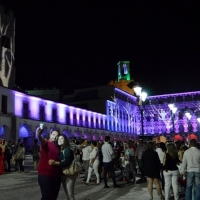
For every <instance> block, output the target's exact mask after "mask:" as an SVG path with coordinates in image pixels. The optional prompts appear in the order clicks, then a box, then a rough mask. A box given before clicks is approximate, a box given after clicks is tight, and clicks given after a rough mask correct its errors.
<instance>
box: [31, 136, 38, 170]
mask: <svg viewBox="0 0 200 200" xmlns="http://www.w3.org/2000/svg"><path fill="white" fill-rule="evenodd" d="M32 152H33V166H34V169H35V170H37V168H38V163H39V160H40V146H39V145H38V140H37V139H35V140H34V145H33V147H32Z"/></svg>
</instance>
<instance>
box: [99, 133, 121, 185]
mask: <svg viewBox="0 0 200 200" xmlns="http://www.w3.org/2000/svg"><path fill="white" fill-rule="evenodd" d="M109 142H110V137H109V136H106V137H105V143H104V144H103V146H102V154H103V166H104V188H109V186H108V184H107V174H108V172H109V173H110V174H111V177H112V181H113V186H114V187H115V188H117V187H120V186H119V185H118V184H117V183H116V180H115V169H114V163H113V161H112V156H113V155H114V151H113V149H112V146H111V145H110V144H109Z"/></svg>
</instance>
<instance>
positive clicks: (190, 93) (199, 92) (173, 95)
mask: <svg viewBox="0 0 200 200" xmlns="http://www.w3.org/2000/svg"><path fill="white" fill-rule="evenodd" d="M196 94H200V91H196V92H183V93H175V94H163V95H156V96H148V97H147V99H151V98H161V97H176V96H186V95H196Z"/></svg>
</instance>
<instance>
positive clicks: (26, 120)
mask: <svg viewBox="0 0 200 200" xmlns="http://www.w3.org/2000/svg"><path fill="white" fill-rule="evenodd" d="M0 92H1V99H0V105H1V114H0V137H2V138H5V139H6V140H9V139H12V140H13V141H17V139H18V138H21V139H23V141H24V143H25V146H31V145H32V144H33V140H34V139H35V138H36V137H37V136H36V130H37V129H38V127H39V123H40V122H41V121H43V122H44V123H45V130H44V136H46V137H48V133H49V132H50V130H51V129H52V128H54V129H58V130H59V131H60V132H61V133H64V134H66V135H67V136H68V137H76V138H88V139H91V140H92V139H94V140H103V139H104V137H105V136H106V135H110V136H111V138H112V139H117V140H127V139H135V138H137V137H138V136H140V135H141V134H142V133H141V130H142V128H141V124H142V123H141V115H140V111H139V108H138V104H137V98H136V97H135V96H133V95H130V94H128V93H126V92H124V91H122V90H120V89H118V88H113V92H114V94H113V96H112V100H107V101H105V109H106V113H105V114H102V113H99V112H94V111H90V110H86V109H81V108H77V107H74V106H70V105H67V104H63V103H58V102H55V101H50V100H47V99H43V98H40V97H36V96H31V95H28V94H25V93H21V92H18V91H15V90H11V89H8V88H5V87H1V86H0ZM199 101H200V91H197V92H188V93H178V94H168V95H158V96H149V97H148V101H147V104H146V105H145V109H144V123H143V126H144V127H143V130H144V135H153V136H158V135H165V136H166V137H173V136H174V135H175V134H179V135H180V136H181V137H183V138H186V137H187V136H188V134H190V133H194V134H195V135H196V136H197V137H198V139H200V138H199V133H200V125H199V121H198V120H199V114H200V113H199V111H200V103H199ZM171 102H173V103H174V106H175V107H176V108H177V110H176V112H175V113H174V116H173V117H172V113H171V110H170V108H169V106H168V104H169V103H171ZM188 112H189V113H190V117H188V115H187V114H188Z"/></svg>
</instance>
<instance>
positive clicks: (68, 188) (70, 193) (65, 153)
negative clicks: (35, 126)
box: [49, 134, 77, 200]
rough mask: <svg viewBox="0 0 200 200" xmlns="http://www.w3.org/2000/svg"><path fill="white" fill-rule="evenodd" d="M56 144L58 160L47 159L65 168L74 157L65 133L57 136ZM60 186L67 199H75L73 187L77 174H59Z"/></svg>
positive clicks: (53, 164) (52, 164) (50, 163)
mask: <svg viewBox="0 0 200 200" xmlns="http://www.w3.org/2000/svg"><path fill="white" fill-rule="evenodd" d="M58 145H59V146H60V150H61V151H60V156H59V161H55V160H53V159H50V160H49V165H51V166H60V167H61V168H66V167H68V166H70V165H71V163H72V162H73V160H74V159H75V158H74V150H73V149H72V148H71V147H70V142H69V140H68V138H67V136H66V135H64V134H61V135H60V136H59V137H58ZM61 177H62V186H63V189H64V191H65V194H66V196H67V200H75V197H74V188H75V183H76V178H77V174H73V175H64V174H62V175H61Z"/></svg>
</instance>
